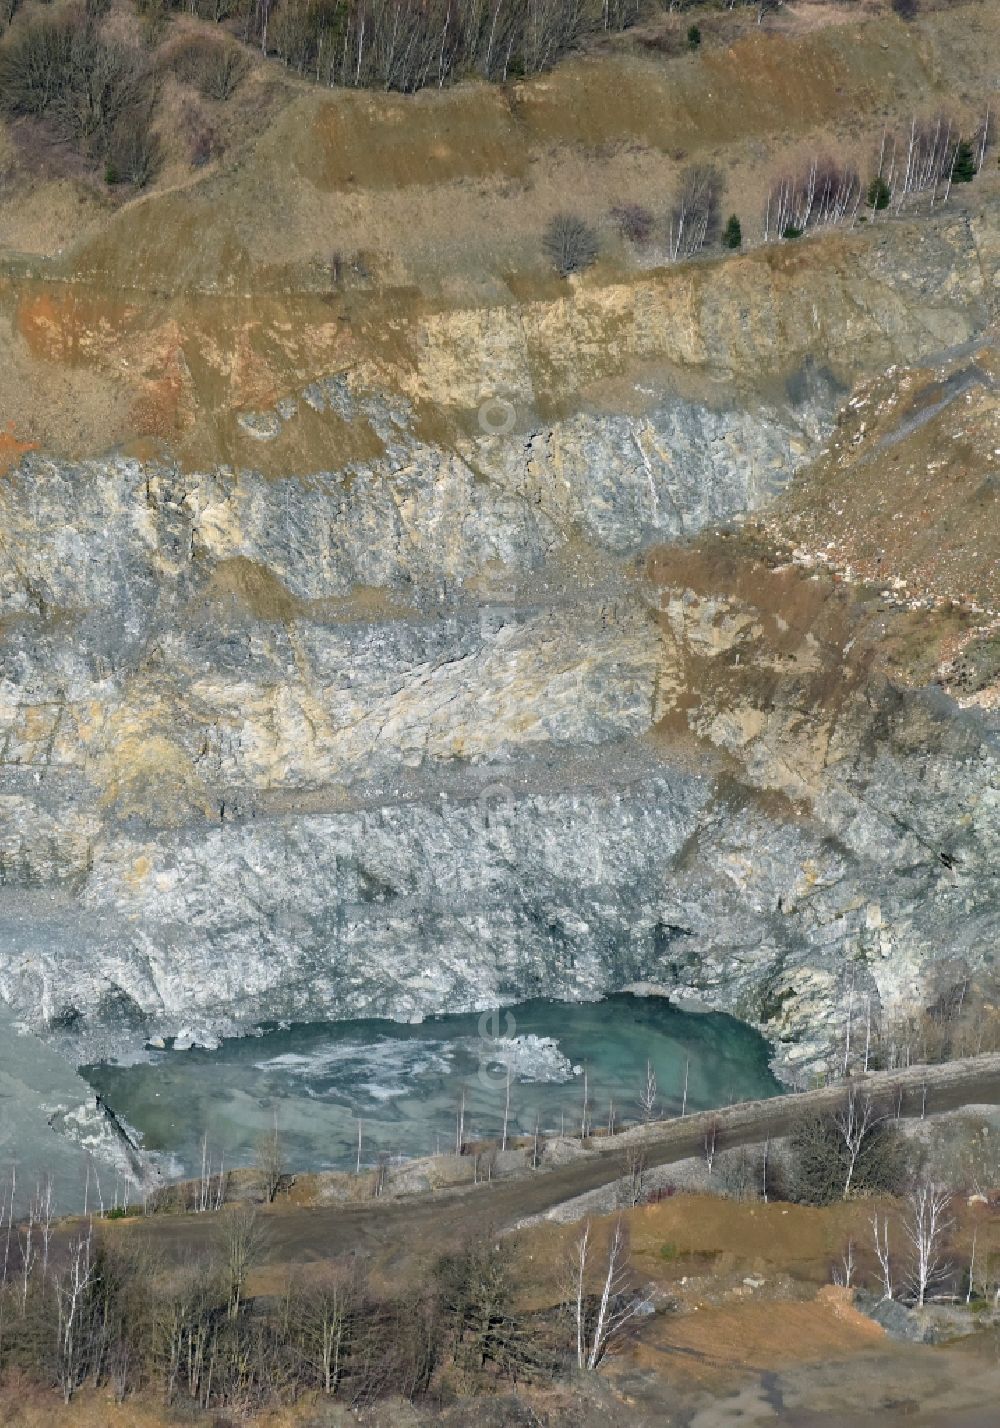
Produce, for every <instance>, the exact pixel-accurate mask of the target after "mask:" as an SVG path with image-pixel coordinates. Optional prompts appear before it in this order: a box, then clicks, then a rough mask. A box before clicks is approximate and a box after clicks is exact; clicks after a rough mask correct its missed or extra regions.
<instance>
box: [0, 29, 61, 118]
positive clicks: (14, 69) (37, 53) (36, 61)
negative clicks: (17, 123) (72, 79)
mask: <svg viewBox="0 0 1000 1428" xmlns="http://www.w3.org/2000/svg"><path fill="white" fill-rule="evenodd" d="M74 29H75V27H74V26H73V24H72V23H71V22H70V21H69V20H68V19H67V18H65V17H64V16H62V15H41V16H39V18H38V19H35V20H31V21H29V22H28V23H26V24H23V25H21V26H20V28H19V29H17V30H16V31H14V33H12V34H11V35H10V36H8V38H7V39H6V41H5V42H4V44H3V47H2V48H0V105H2V107H3V110H4V112H5V113H6V114H10V115H20V114H31V115H36V116H40V115H43V114H47V113H48V112H49V111H50V109H51V107H52V105H53V104H54V102H55V101H56V99H57V97H58V96H59V95H60V94H61V93H62V91H63V89H64V87H65V85H66V83H67V76H68V74H69V72H70V57H71V54H72V51H73V42H74Z"/></svg>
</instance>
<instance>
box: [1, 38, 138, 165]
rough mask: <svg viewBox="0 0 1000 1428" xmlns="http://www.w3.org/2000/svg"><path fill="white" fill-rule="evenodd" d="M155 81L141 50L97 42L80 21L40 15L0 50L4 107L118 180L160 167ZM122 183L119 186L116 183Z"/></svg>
mask: <svg viewBox="0 0 1000 1428" xmlns="http://www.w3.org/2000/svg"><path fill="white" fill-rule="evenodd" d="M153 99H154V86H153V79H152V75H151V74H150V72H149V69H148V67H147V65H146V63H145V61H144V59H143V57H142V55H141V54H140V53H139V51H138V50H135V49H131V48H129V47H128V46H126V45H121V44H117V43H110V42H107V41H105V40H103V39H101V38H100V36H99V35H98V34H97V32H96V30H95V29H94V28H93V26H92V25H91V24H90V23H88V22H87V21H86V20H85V19H81V18H80V17H79V16H78V15H74V14H68V15H43V16H40V17H39V18H37V19H33V20H30V21H29V22H27V23H26V24H23V25H21V26H20V27H19V28H18V29H17V30H15V31H14V32H12V33H11V34H10V35H9V36H8V37H7V39H6V40H5V41H4V43H3V45H2V46H0V106H2V108H3V110H4V111H5V112H6V113H7V114H11V115H21V114H24V115H32V116H34V117H36V118H47V119H49V120H50V121H51V123H52V124H53V127H54V128H55V130H56V132H57V133H58V134H59V135H60V136H61V137H62V138H64V139H67V140H69V141H70V142H72V143H73V144H75V145H76V147H77V148H79V149H80V150H81V152H83V153H85V154H86V155H88V157H91V158H94V159H96V160H97V161H98V162H101V163H104V164H105V165H106V171H113V172H114V174H115V175H117V176H126V177H130V175H131V174H132V173H140V174H142V175H144V177H142V178H141V179H132V178H131V177H130V181H131V182H140V181H141V182H146V181H147V180H148V178H149V177H150V175H151V173H152V166H154V165H155V144H154V142H153V141H152V139H151V137H150V111H151V108H152V103H153ZM116 181H117V180H116Z"/></svg>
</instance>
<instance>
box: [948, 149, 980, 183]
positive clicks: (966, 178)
mask: <svg viewBox="0 0 1000 1428" xmlns="http://www.w3.org/2000/svg"><path fill="white" fill-rule="evenodd" d="M975 177H976V156H975V154H974V153H973V151H972V145H971V144H970V143H969V141H968V139H961V140H959V145H958V148H957V149H956V150H955V162H954V164H953V165H952V169H951V181H952V183H971V182H972V180H973V179H974V178H975Z"/></svg>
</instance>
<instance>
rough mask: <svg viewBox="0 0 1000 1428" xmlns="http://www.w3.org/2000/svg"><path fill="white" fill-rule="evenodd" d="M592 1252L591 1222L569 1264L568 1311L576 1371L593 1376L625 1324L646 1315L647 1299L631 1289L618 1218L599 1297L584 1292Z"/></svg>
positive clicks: (623, 1233) (622, 1228) (624, 1233)
mask: <svg viewBox="0 0 1000 1428" xmlns="http://www.w3.org/2000/svg"><path fill="white" fill-rule="evenodd" d="M592 1251H593V1236H592V1231H591V1224H590V1221H589V1220H587V1221H586V1222H585V1224H584V1227H583V1230H582V1231H581V1233H580V1237H579V1239H578V1240H577V1242H576V1245H575V1247H574V1252H573V1260H572V1274H571V1300H570V1302H571V1308H572V1312H573V1315H574V1319H575V1326H576V1361H577V1367H578V1368H580V1369H586V1370H589V1371H590V1372H593V1370H594V1369H596V1368H597V1367H598V1366H599V1365H600V1363H601V1362H602V1361H603V1360H604V1359H605V1358H606V1357H607V1356H608V1354H609V1353H610V1352H611V1350H612V1349H613V1347H614V1345H615V1343H616V1341H617V1340H618V1339H619V1338H620V1337H621V1335H622V1333H623V1332H624V1330H625V1328H626V1326H627V1325H628V1323H629V1322H630V1321H631V1320H632V1319H634V1318H635V1316H636V1315H637V1314H640V1313H642V1312H644V1311H645V1309H646V1307H647V1304H648V1299H647V1298H646V1297H645V1296H643V1295H641V1294H638V1293H636V1291H635V1290H634V1289H633V1288H632V1285H631V1279H632V1275H631V1267H630V1262H629V1243H628V1231H627V1230H626V1227H625V1223H624V1221H623V1220H622V1219H621V1218H620V1217H619V1218H618V1219H617V1220H616V1221H615V1222H614V1225H613V1226H612V1228H611V1235H610V1238H609V1241H608V1248H607V1259H606V1261H605V1269H604V1275H603V1280H602V1282H601V1287H600V1293H599V1295H598V1296H596V1297H595V1296H591V1295H590V1294H588V1291H587V1281H588V1267H589V1265H590V1261H591V1256H592Z"/></svg>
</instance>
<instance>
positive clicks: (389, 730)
mask: <svg viewBox="0 0 1000 1428" xmlns="http://www.w3.org/2000/svg"><path fill="white" fill-rule="evenodd" d="M983 192H984V194H985V197H984V198H983V200H982V202H981V203H979V206H977V207H976V208H975V210H974V211H973V210H969V211H968V212H965V213H964V214H960V213H956V212H953V211H948V212H946V213H944V214H943V215H941V214H939V215H936V216H932V217H928V218H923V217H922V218H921V219H920V220H919V221H916V220H914V221H913V222H912V223H911V222H907V221H895V220H894V221H893V222H892V223H891V224H890V223H887V224H885V225H884V226H883V227H881V228H880V229H878V230H877V231H870V232H862V231H860V230H859V231H857V232H855V233H852V234H850V235H845V234H841V233H835V234H831V235H828V236H826V237H820V238H818V239H816V240H813V241H810V242H809V243H808V244H805V245H801V246H800V247H799V248H798V249H797V250H796V251H795V252H794V253H792V252H790V251H789V250H788V249H787V248H777V249H771V250H767V249H765V250H760V251H758V252H756V253H754V254H751V255H749V256H745V257H738V258H735V259H731V260H727V261H725V262H722V261H719V262H712V263H700V264H694V265H691V266H689V267H677V268H674V269H666V270H658V271H655V272H647V273H642V274H638V275H632V276H631V277H628V278H621V279H617V278H616V279H615V280H614V281H610V282H601V281H598V280H594V281H593V282H592V283H590V284H589V285H588V283H587V282H576V283H575V284H571V285H565V287H564V290H561V291H560V293H559V295H558V296H557V297H553V296H551V295H548V296H546V295H544V294H543V295H541V296H537V297H535V298H529V299H525V300H524V301H522V302H518V301H515V300H513V299H512V300H510V301H508V302H506V303H503V304H500V305H497V306H492V307H491V306H486V307H484V306H479V307H465V308H463V307H461V306H460V305H459V306H455V305H451V306H449V305H448V304H444V303H442V304H441V305H440V307H439V308H438V309H437V310H433V311H431V310H430V309H429V307H428V305H423V306H419V305H418V307H417V308H416V309H414V310H413V311H411V312H409V313H406V312H403V311H402V309H401V310H400V315H398V316H397V317H396V318H395V319H394V321H393V323H392V325H391V327H392V330H391V333H389V335H387V333H386V330H385V329H379V330H378V331H377V332H376V331H375V330H374V318H371V317H370V318H369V319H366V321H368V323H369V326H368V327H366V326H365V323H364V322H359V321H353V322H348V321H347V318H346V316H345V314H344V313H339V314H334V316H331V313H332V312H333V311H334V310H333V309H332V308H331V307H330V305H329V303H328V301H327V298H326V297H323V298H320V297H317V296H315V295H307V296H305V297H301V296H298V297H295V298H294V299H293V298H288V299H287V300H285V299H283V298H281V297H280V295H275V294H274V293H273V292H272V293H270V294H269V295H268V296H267V298H266V300H263V301H262V303H261V306H260V309H259V311H258V313H257V315H256V316H255V318H254V319H253V321H252V322H250V321H245V320H244V315H243V310H242V307H241V302H240V300H239V299H238V298H236V297H233V298H230V297H227V296H220V295H219V294H218V293H216V294H214V295H213V296H212V298H211V300H210V301H209V300H208V299H206V300H205V301H204V303H203V304H202V306H201V307H199V305H198V304H197V303H196V304H194V306H193V308H192V309H185V311H186V313H187V317H188V318H189V319H190V323H189V327H190V331H195V332H196V333H197V341H196V342H190V341H188V342H187V345H185V341H186V339H185V338H184V335H183V333H184V331H187V330H188V329H184V328H183V326H182V324H181V319H180V317H179V316H178V315H177V313H176V312H174V311H173V310H163V309H162V308H161V307H159V306H156V304H154V303H153V302H152V300H151V299H147V298H143V297H141V296H140V297H136V298H135V301H134V303H132V304H131V305H122V304H119V306H118V307H117V308H115V309H114V311H113V312H112V311H111V309H110V308H108V306H107V303H106V302H105V303H104V304H103V305H102V302H101V301H99V300H98V298H96V297H95V296H94V294H93V293H92V292H90V291H89V289H88V290H87V296H86V301H85V300H84V297H83V296H82V295H80V294H82V293H83V290H84V289H85V288H86V283H87V281H89V279H86V280H85V279H83V278H81V277H79V275H77V276H76V277H74V276H73V275H69V276H68V277H67V275H66V274H61V275H59V276H58V279H57V277H56V276H53V275H50V276H49V277H46V276H45V275H44V274H42V275H41V276H39V275H38V274H37V273H36V274H34V275H33V276H32V279H31V282H30V283H26V284H25V286H24V290H23V291H22V292H21V294H20V296H19V297H18V298H17V310H16V315H15V318H14V320H13V322H12V325H11V331H14V330H15V329H16V332H17V334H18V335H17V337H16V340H15V339H11V340H12V341H13V343H14V346H13V348H12V352H13V354H14V355H13V357H12V361H13V360H14V359H15V358H16V360H17V361H19V362H27V361H28V360H29V357H30V361H31V362H33V363H35V364H43V365H44V364H46V363H49V364H54V365H57V364H59V363H65V364H68V366H69V368H70V369H71V376H70V378H69V379H68V380H72V381H73V382H75V383H77V384H78V387H77V388H74V390H82V388H80V387H79V383H80V382H81V380H82V379H81V377H80V370H81V367H80V364H83V366H84V367H85V369H86V372H87V374H88V380H90V379H91V378H92V379H93V381H94V382H98V383H99V382H106V383H108V384H109V385H108V391H109V392H110V391H111V389H112V385H113V386H114V403H116V404H117V405H116V406H114V409H115V410H116V411H118V410H121V409H123V406H124V404H125V397H124V396H123V391H125V392H127V393H128V394H130V396H129V400H131V401H132V406H131V408H130V410H131V411H132V412H133V413H139V415H138V416H136V417H135V420H136V421H137V422H138V424H139V425H140V427H141V428H142V430H143V432H144V437H143V439H142V440H141V441H136V442H133V443H131V445H129V446H127V448H126V449H123V450H122V451H120V452H118V453H116V454H113V455H107V454H105V455H100V454H97V453H95V452H93V451H85V452H83V453H79V452H78V453H76V454H71V453H69V452H67V451H66V450H61V451H60V449H59V442H56V441H52V442H47V441H45V440H40V441H34V440H28V439H27V438H24V439H22V438H21V437H20V436H18V435H17V434H16V433H13V434H11V435H10V441H9V442H8V446H7V447H0V460H3V463H4V466H5V474H4V475H3V476H2V478H0V532H2V534H0V638H2V666H0V739H2V745H0V747H2V755H0V817H2V823H0V883H2V889H3V896H2V900H0V997H2V998H3V1001H4V1002H5V1003H6V1004H7V1006H8V1007H9V1009H10V1011H11V1013H12V1014H13V1016H14V1017H16V1019H17V1020H18V1021H19V1023H20V1024H21V1025H23V1026H26V1027H28V1028H30V1029H31V1031H32V1032H33V1033H35V1034H37V1035H40V1036H42V1037H45V1038H47V1039H48V1040H50V1041H52V1042H55V1043H57V1044H58V1045H60V1046H61V1047H62V1048H63V1049H64V1050H66V1051H68V1052H69V1053H70V1054H72V1055H74V1056H77V1057H83V1056H94V1055H97V1054H102V1053H123V1052H128V1051H131V1050H134V1049H136V1048H138V1047H141V1045H142V1044H143V1043H144V1042H145V1041H146V1040H148V1039H150V1038H153V1037H164V1036H170V1035H177V1036H179V1037H181V1038H183V1039H184V1040H186V1042H187V1043H188V1044H190V1041H191V1040H192V1039H194V1040H201V1041H204V1042H210V1041H211V1040H212V1039H213V1038H215V1037H217V1036H219V1035H220V1034H226V1033H236V1032H240V1031H245V1030H249V1029H250V1028H252V1027H254V1026H255V1025H257V1024H258V1023H259V1022H260V1021H262V1020H264V1019H266V1020H274V1019H276V1018H287V1019H289V1020H296V1019H298V1020H315V1019H319V1018H324V1017H332V1018H337V1017H352V1016H359V1015H372V1014H379V1015H390V1016H394V1017H415V1016H419V1015H423V1014H427V1013H431V1012H441V1011H460V1010H468V1009H474V1008H481V1007H485V1006H489V1005H493V1004H495V1003H496V1002H497V1001H498V1000H499V1001H512V1000H516V999H519V998H524V997H529V996H549V997H559V998H593V997H599V996H601V995H603V994H605V993H607V992H609V991H612V990H616V989H620V988H622V987H628V986H634V985H637V984H644V985H645V986H647V987H655V988H657V989H660V990H662V991H663V992H666V993H669V994H671V995H678V996H683V997H684V998H687V999H695V1000H698V1001H700V1002H702V1003H703V1004H706V1005H710V1006H713V1007H718V1008H721V1009H725V1010H729V1011H733V1012H735V1013H736V1014H737V1015H739V1016H741V1017H744V1018H746V1019H748V1020H749V1021H751V1022H753V1023H755V1024H757V1025H759V1026H760V1027H761V1028H762V1029H763V1030H764V1031H765V1032H766V1033H767V1034H768V1035H769V1036H771V1037H773V1038H774V1039H775V1044H776V1065H777V1068H778V1070H779V1071H780V1072H781V1073H782V1074H784V1075H786V1076H787V1077H789V1078H792V1079H794V1078H796V1077H798V1078H802V1077H803V1076H805V1075H806V1074H807V1073H808V1072H809V1071H810V1070H812V1069H815V1068H816V1067H817V1066H820V1065H822V1064H824V1062H825V1061H826V1060H827V1058H829V1057H830V1056H831V1055H838V1054H839V1051H838V1048H839V1047H840V1045H841V1042H842V1039H843V1035H844V1007H845V990H846V988H847V986H848V985H849V984H850V985H851V987H852V988H853V989H854V990H853V993H852V995H854V996H856V997H858V998H859V999H860V998H862V997H864V998H866V999H870V1000H871V1001H872V1002H873V1003H874V1004H875V1005H876V1006H877V1007H880V1008H882V1009H884V1010H887V1011H888V1010H891V1009H893V1008H895V1007H898V1006H906V1005H909V1004H911V1003H912V1002H914V1001H916V1002H921V1001H927V1000H928V999H931V998H932V997H933V996H934V995H937V993H938V992H939V991H940V990H941V989H942V988H943V987H945V986H947V985H948V984H949V982H954V981H955V980H960V979H961V978H962V977H964V976H965V975H967V974H968V973H969V972H970V971H975V970H976V969H977V968H980V967H982V966H983V965H984V964H985V962H986V961H987V960H988V958H989V957H990V956H991V955H992V949H993V947H994V946H995V944H996V938H997V931H998V920H1000V919H998V907H1000V902H998V895H997V894H998V890H997V886H996V873H995V868H996V865H997V852H998V848H1000V828H998V807H1000V798H998V792H997V750H996V738H995V732H996V731H995V713H994V710H995V704H994V702H993V701H992V696H991V691H992V690H993V689H994V686H995V682H996V679H995V675H996V669H995V664H996V661H995V649H994V643H995V623H991V622H995V619H996V613H995V611H993V610H992V609H991V608H990V601H989V592H990V591H991V590H992V591H994V592H995V590H996V582H995V578H994V577H995V573H996V565H995V560H996V551H997V548H998V542H997V532H996V515H995V501H994V500H987V501H985V502H984V501H983V500H982V499H981V494H982V489H983V488H984V483H985V489H987V490H991V489H992V487H990V486H989V483H990V482H992V481H993V480H994V478H995V473H996V470H997V452H1000V439H997V434H996V422H997V416H996V413H997V398H996V378H995V374H996V360H995V349H994V348H993V347H992V345H991V336H990V333H991V323H993V322H995V319H996V306H997V294H998V271H1000V270H998V254H1000V242H998V239H997V223H996V206H995V194H992V193H991V191H990V190H989V189H988V187H987V186H986V181H985V180H984V181H983ZM977 202H978V201H977ZM46 284H48V286H46ZM74 284H77V287H78V288H79V293H78V294H77V295H76V296H72V297H71V298H70V297H67V293H73V292H74ZM4 300H6V299H4V297H3V295H2V294H0V306H2V302H3V301H4ZM158 301H159V299H157V302H158ZM183 301H184V302H185V303H187V302H188V301H189V295H188V296H185V297H184V299H183ZM144 302H145V304H146V306H145V307H144V306H143V303H144ZM373 302H374V299H373ZM88 304H89V305H88ZM167 306H168V309H169V304H168V305H167ZM154 308H155V311H154ZM206 314H209V315H210V318H211V324H214V326H213V325H211V324H210V321H209V316H206ZM341 318H343V319H344V323H343V326H338V323H340V321H341ZM185 320H187V319H185ZM199 324H200V325H199ZM348 328H349V329H350V336H349V337H348V338H345V337H344V335H343V333H344V331H345V330H347V329H348ZM70 329H72V331H71V332H70ZM0 338H2V333H0ZM227 343H228V344H229V346H227V345H226V344H227ZM25 352H28V354H29V356H25ZM67 354H68V355H67ZM81 354H83V355H81ZM199 362H201V363H202V364H203V366H202V367H199V366H198V363H199ZM74 364H75V365H74ZM886 369H890V370H889V371H888V372H887V371H886ZM19 370H20V369H19ZM25 370H27V369H25ZM32 370H34V369H32ZM123 374H125V375H123ZM123 383H125V384H126V385H125V387H123V386H122V384H123ZM128 383H132V386H128V385H127V384H128ZM857 383H861V384H862V386H861V387H860V388H859V389H858V390H857V392H856V393H855V396H854V397H853V398H851V399H850V400H849V401H848V396H849V393H850V392H851V390H852V388H854V387H855V386H856V384H857ZM880 384H881V385H880ZM102 390H103V388H102ZM220 393H221V395H220ZM108 403H109V410H111V407H112V406H113V405H114V403H112V401H111V397H110V396H109V397H108ZM150 413H152V416H150V415H149V414H150ZM165 413H166V414H167V415H169V419H170V420H169V422H168V423H167V429H168V430H169V433H170V434H169V436H168V437H162V432H161V431H160V428H159V427H158V426H157V423H160V422H162V421H165V420H166V417H165ZM140 417H141V420H140ZM970 422H971V423H973V426H974V429H975V430H976V432H978V433H979V437H978V439H977V442H976V444H975V448H974V449H970V450H967V451H965V455H962V454H961V453H960V452H959V449H958V445H957V444H956V442H955V441H954V439H953V438H954V435H955V433H956V432H958V431H963V432H964V431H967V430H969V429H971V428H970ZM170 423H173V424H174V425H173V426H171V425H170ZM157 432H160V436H159V437H157V439H156V440H154V439H153V437H154V435H155V434H156V433H157ZM927 441H933V442H934V443H935V449H938V450H941V451H947V453H948V458H947V459H948V460H949V461H950V462H951V466H950V467H949V479H952V480H953V481H954V482H955V489H956V490H958V489H959V488H960V487H961V489H962V490H963V491H965V492H966V496H967V497H968V501H969V502H970V503H972V504H971V506H970V510H971V509H973V507H974V510H975V520H976V526H975V530H976V541H977V546H976V551H978V550H979V549H980V548H981V550H982V551H983V552H985V555H984V556H983V557H982V558H980V556H979V555H978V554H975V558H974V559H973V558H972V557H971V556H969V554H968V552H969V545H970V541H969V529H968V523H966V525H965V528H964V530H963V531H962V532H957V531H952V532H951V533H950V534H949V527H948V526H947V524H946V521H945V516H944V515H942V516H941V520H940V522H939V524H938V526H937V527H935V530H936V535H935V545H936V557H935V560H934V562H933V582H931V584H929V585H928V598H927V601H926V602H924V600H923V593H924V592H923V591H922V589H921V584H920V580H921V574H920V572H921V569H922V568H924V567H922V566H921V562H920V559H918V556H919V551H917V550H916V548H915V546H914V543H913V539H911V540H910V541H909V544H907V543H906V542H903V541H902V539H901V537H900V539H898V540H896V539H895V538H896V536H897V535H898V534H899V530H900V527H899V526H898V523H894V522H893V519H892V516H893V513H892V511H891V510H890V509H888V507H887V508H886V509H883V508H882V507H880V506H879V505H878V502H877V501H875V502H874V506H875V507H877V509H874V508H872V509H871V510H870V511H869V515H868V516H866V517H865V519H864V520H863V521H854V522H853V523H852V519H851V512H856V511H861V510H866V509H868V508H867V507H866V506H865V502H866V501H869V502H871V501H872V500H873V496H872V493H873V492H874V491H876V490H878V489H880V487H879V482H880V481H882V480H883V479H884V473H885V472H887V471H889V470H890V469H891V468H890V467H889V465H888V464H887V463H888V462H889V461H890V460H893V461H896V460H898V461H903V462H904V463H905V471H906V473H907V475H906V480H907V482H908V483H909V485H908V486H907V491H908V492H909V497H908V499H909V500H910V501H911V504H912V503H918V504H919V503H920V502H922V501H923V502H924V504H925V505H926V504H927V500H928V497H927V495H926V494H924V493H927V492H930V491H931V490H932V489H933V488H934V482H935V477H934V472H933V470H932V469H931V466H930V465H929V463H928V462H927V461H926V460H924V461H923V466H921V461H922V460H923V458H922V456H921V451H922V450H923V448H922V447H920V445H919V444H920V443H921V442H927ZM991 442H992V443H993V444H992V445H991V444H990V443H991ZM914 443H916V445H914ZM892 453H895V455H892ZM963 461H964V462H965V465H964V466H962V471H959V466H961V465H962V462H963ZM956 463H957V464H956ZM899 469H900V471H902V470H903V467H900V468H899ZM962 472H964V473H965V474H964V475H962ZM922 481H923V482H924V484H923V485H922V484H921V482H922ZM928 482H930V485H928V484H927V483H928ZM963 482H964V484H962V483H963ZM963 499H965V498H964V497H963ZM977 502H978V504H976V503H977ZM889 506H891V500H890V502H889ZM845 512H846V514H845ZM880 523H881V524H880ZM919 524H920V522H919V520H917V521H916V523H915V525H916V526H917V527H919ZM890 527H891V530H890ZM827 530H828V531H829V535H828V536H826V539H821V537H822V536H824V535H825V533H826V531H827ZM876 533H877V534H876ZM890 534H891V535H892V536H893V540H895V544H894V543H893V540H890ZM911 534H912V532H911ZM914 539H915V537H914ZM949 541H951V547H949V544H948V543H949ZM960 548H961V558H959V552H960ZM949 549H952V550H953V553H954V554H955V557H956V558H955V560H954V561H949V559H947V558H945V557H946V556H947V554H948V550H949ZM883 560H884V561H885V566H884V570H885V575H884V577H883V574H882V571H881V569H880V562H881V561H883ZM862 575H863V576H864V581H862V580H861V576H862ZM991 641H992V642H993V643H991ZM953 696H955V697H953ZM966 696H968V697H966Z"/></svg>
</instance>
